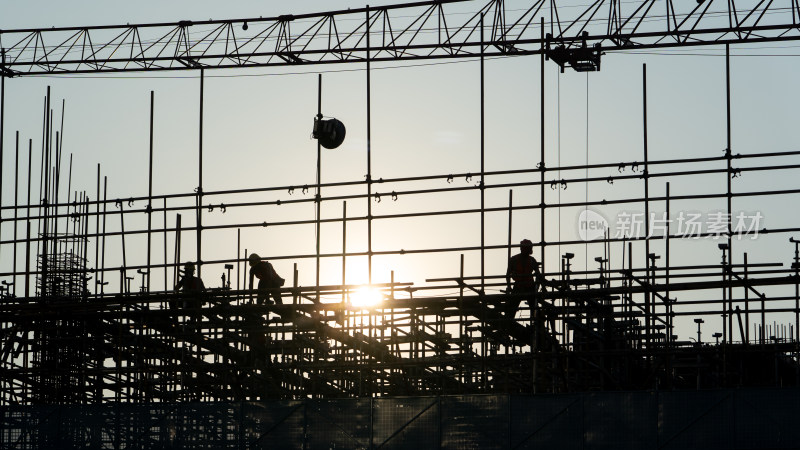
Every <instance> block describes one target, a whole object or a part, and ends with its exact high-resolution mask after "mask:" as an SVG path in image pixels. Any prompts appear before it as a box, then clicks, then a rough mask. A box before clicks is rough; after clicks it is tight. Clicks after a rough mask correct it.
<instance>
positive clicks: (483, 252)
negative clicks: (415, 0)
mask: <svg viewBox="0 0 800 450" xmlns="http://www.w3.org/2000/svg"><path fill="white" fill-rule="evenodd" d="M483 40H484V35H483V13H481V186H480V190H481V294H483V293H484V285H485V284H486V278H485V277H486V273H485V267H486V264H485V263H486V249H485V244H486V242H485V239H486V233H485V231H486V229H485V228H486V220H485V219H486V196H485V193H486V191H485V189H484V186H485V184H484V170H485V166H484V155H485V153H484V150H485V148H486V139H485V136H486V134H485V129H484V109H485V102H484V70H483V62H484V55H483V53H484V45H483Z"/></svg>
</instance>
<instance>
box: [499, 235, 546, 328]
mask: <svg viewBox="0 0 800 450" xmlns="http://www.w3.org/2000/svg"><path fill="white" fill-rule="evenodd" d="M519 251H520V252H519V254H517V255H514V256H512V257H511V259H509V260H508V269H507V270H506V292H507V293H508V294H511V295H510V298H509V299H508V302H507V303H506V305H505V308H504V310H505V311H504V312H505V315H506V318H508V319H513V318H514V316H515V315H516V314H517V310H518V309H519V304H520V302H522V300H523V299H524V300H527V301H528V303H529V304H531V303H532V302H533V301H535V300H534V296H535V295H536V293H537V292H539V288H540V287H541V285H542V284H543V283H546V282H547V281H546V280H545V279H544V277H543V276H542V273H541V272H539V263H538V262H537V261H536V258H534V257H533V256H531V255H532V254H533V242H531V241H529V240H528V239H523V240H522V241H521V242H520V243H519ZM512 279H513V280H514V287H513V288H512V287H511V280H512ZM531 307H533V305H531Z"/></svg>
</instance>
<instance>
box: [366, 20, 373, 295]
mask: <svg viewBox="0 0 800 450" xmlns="http://www.w3.org/2000/svg"><path fill="white" fill-rule="evenodd" d="M366 14H367V19H366V20H367V23H366V30H367V55H366V57H367V266H368V269H367V270H368V274H367V275H368V278H367V281H368V283H369V284H372V79H371V73H370V51H369V47H370V42H369V5H367V8H366Z"/></svg>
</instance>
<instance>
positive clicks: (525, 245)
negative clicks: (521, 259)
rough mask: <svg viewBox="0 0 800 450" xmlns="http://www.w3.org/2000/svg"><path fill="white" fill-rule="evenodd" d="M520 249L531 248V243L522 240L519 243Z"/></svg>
mask: <svg viewBox="0 0 800 450" xmlns="http://www.w3.org/2000/svg"><path fill="white" fill-rule="evenodd" d="M519 245H520V247H533V242H531V241H529V240H527V239H523V240H521V241H520V242H519Z"/></svg>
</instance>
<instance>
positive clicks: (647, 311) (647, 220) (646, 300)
mask: <svg viewBox="0 0 800 450" xmlns="http://www.w3.org/2000/svg"><path fill="white" fill-rule="evenodd" d="M642 131H643V147H644V172H643V173H642V178H643V179H644V228H645V239H644V260H645V265H649V263H648V261H649V258H650V239H649V237H648V236H649V235H650V173H649V172H648V170H649V168H648V167H647V163H648V154H647V64H642ZM651 303H652V302H651V295H650V291H649V290H648V291H645V294H644V311H645V312H644V314H645V320H644V323H645V342H646V343H647V347H648V350H650V334H651V333H650V332H651V330H652V327H651V324H652V317H651V314H652V312H653V311H652V310H651Z"/></svg>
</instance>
